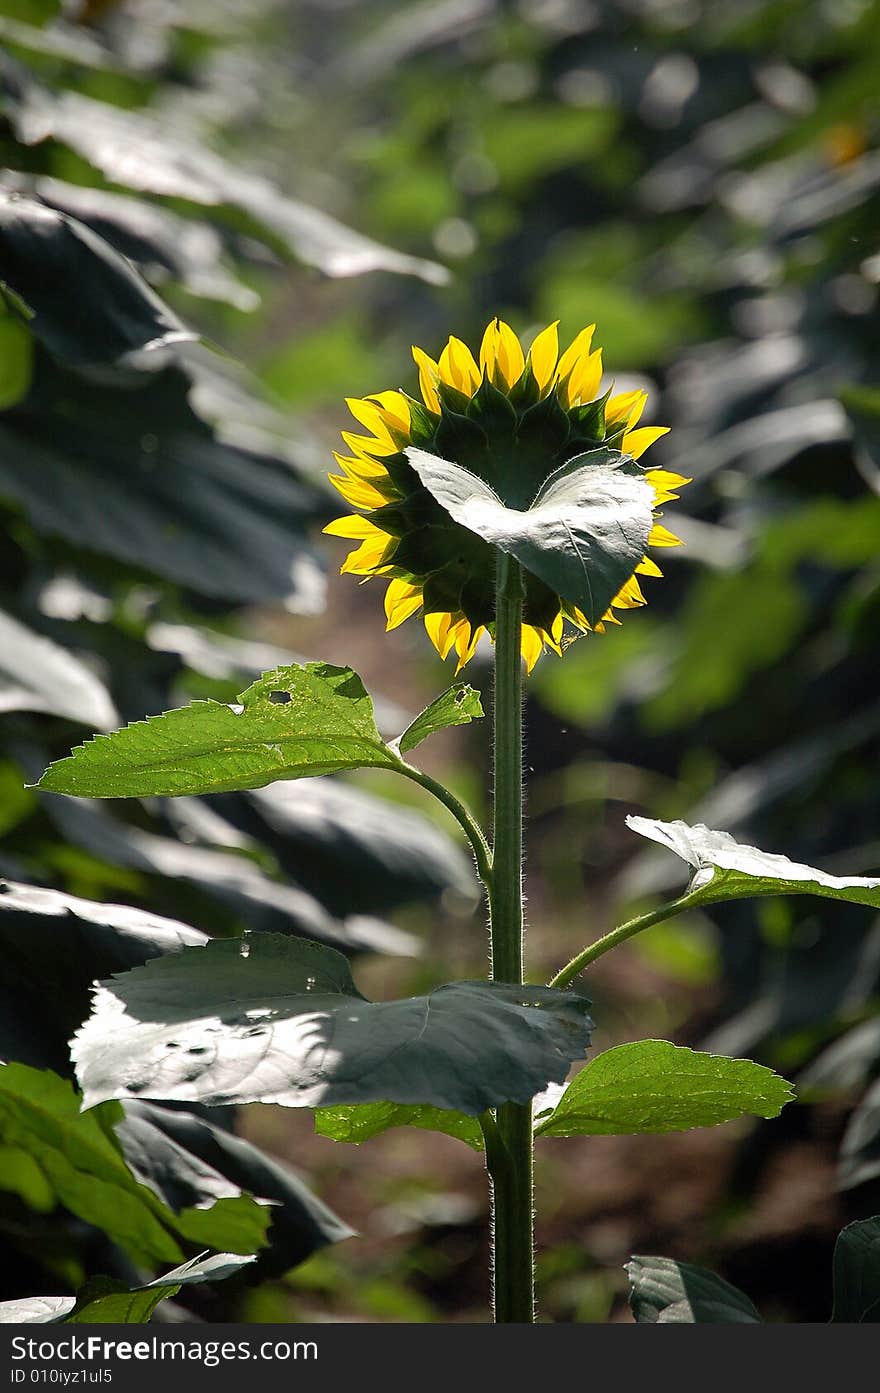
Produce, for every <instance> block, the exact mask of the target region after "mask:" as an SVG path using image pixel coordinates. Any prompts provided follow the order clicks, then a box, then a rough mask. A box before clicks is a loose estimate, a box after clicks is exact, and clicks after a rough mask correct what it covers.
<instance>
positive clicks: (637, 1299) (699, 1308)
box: [626, 1257, 761, 1325]
mask: <svg viewBox="0 0 880 1393" xmlns="http://www.w3.org/2000/svg"><path fill="white" fill-rule="evenodd" d="M626 1270H627V1274H628V1276H629V1279H630V1282H631V1284H632V1292H631V1294H630V1305H631V1307H632V1311H633V1315H634V1316H635V1318H636V1321H637V1322H638V1323H639V1325H654V1324H660V1325H754V1324H757V1323H760V1320H761V1317H760V1316H759V1315H758V1312H757V1311H756V1310H755V1308H754V1306H753V1305H752V1303H751V1301H750V1300H749V1298H748V1297H747V1296H746V1295H745V1294H744V1293H743V1292H741V1291H739V1290H738V1289H737V1288H736V1287H734V1286H731V1284H730V1282H725V1281H724V1279H723V1277H718V1276H717V1275H716V1274H715V1273H714V1272H709V1271H707V1270H706V1268H704V1267H694V1266H693V1265H692V1264H691V1263H689V1262H675V1261H674V1259H673V1258H655V1257H634V1258H630V1260H629V1262H628V1263H627V1264H626Z"/></svg>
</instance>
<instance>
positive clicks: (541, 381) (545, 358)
mask: <svg viewBox="0 0 880 1393" xmlns="http://www.w3.org/2000/svg"><path fill="white" fill-rule="evenodd" d="M558 330H559V320H558V319H557V320H556V322H555V323H554V324H550V325H548V326H547V328H546V329H542V330H541V332H540V334H538V336H537V338H536V339H535V340H534V342H533V343H532V346H531V348H530V349H529V364H530V366H531V369H532V376H533V377H534V379H535V381H536V383H537V384H538V390H539V391H540V392H543V391H544V388H545V387H546V386H547V385H548V384H549V382H550V379H551V378H552V376H553V374H554V372H555V371H556V359H557V357H558V355H559V332H558Z"/></svg>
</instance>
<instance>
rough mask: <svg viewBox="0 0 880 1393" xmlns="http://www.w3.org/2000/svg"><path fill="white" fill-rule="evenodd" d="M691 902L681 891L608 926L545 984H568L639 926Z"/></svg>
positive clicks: (669, 915) (659, 919) (650, 924)
mask: <svg viewBox="0 0 880 1393" xmlns="http://www.w3.org/2000/svg"><path fill="white" fill-rule="evenodd" d="M694 904H695V897H694V896H693V895H689V894H684V895H681V896H679V898H678V899H677V900H670V901H669V902H668V903H667V904H662V905H660V906H659V907H658V908H657V909H652V910H650V911H649V912H648V913H647V914H640V915H638V916H637V917H636V918H635V919H629V920H627V922H626V923H625V924H621V925H620V926H619V928H616V929H612V930H611V932H610V933H607V934H605V936H604V937H603V938H597V939H596V942H595V943H591V944H590V946H589V948H585V949H584V951H583V952H582V953H578V955H577V957H576V958H572V960H571V962H570V963H566V965H565V967H563V968H562V970H561V971H560V972H557V974H556V976H555V977H553V978H551V980H550V981H549V982H548V983H547V985H548V987H570V986H571V984H572V982H573V981H574V979H575V978H576V977H577V976H579V975H580V973H581V972H583V970H584V968H585V967H589V966H590V963H594V962H595V961H596V959H597V958H601V957H602V955H603V953H607V952H609V951H610V949H612V948H616V947H617V945H618V943H625V942H626V940H627V939H628V938H633V937H634V936H635V935H636V934H639V933H641V932H642V930H643V929H650V928H652V927H653V925H654V924H662V922H663V920H664V919H671V918H672V916H673V914H680V913H681V911H682V910H683V909H691V908H693V906H694Z"/></svg>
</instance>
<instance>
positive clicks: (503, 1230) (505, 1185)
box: [487, 552, 535, 1323]
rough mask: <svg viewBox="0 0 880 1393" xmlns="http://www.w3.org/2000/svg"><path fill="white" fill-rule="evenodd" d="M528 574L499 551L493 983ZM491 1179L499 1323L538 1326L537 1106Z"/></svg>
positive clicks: (511, 904)
mask: <svg viewBox="0 0 880 1393" xmlns="http://www.w3.org/2000/svg"><path fill="white" fill-rule="evenodd" d="M522 596H523V587H522V575H521V573H520V569H519V565H518V563H517V562H516V561H514V560H513V559H512V558H511V557H509V556H506V555H505V554H504V553H503V552H499V556H498V576H497V583H496V592H495V709H494V720H495V767H494V775H495V789H494V849H493V860H492V877H491V882H490V890H489V905H490V911H491V934H492V978H493V980H494V981H496V982H514V983H516V984H517V985H519V984H521V983H522V980H523V897H522V850H523V803H522V660H521V657H520V642H521V629H522ZM496 1124H497V1132H498V1141H499V1142H500V1149H499V1148H496V1158H495V1159H494V1160H493V1156H492V1155H491V1154H488V1153H487V1161H488V1165H489V1172H490V1175H491V1177H492V1200H493V1220H494V1223H493V1244H494V1247H493V1272H494V1305H495V1319H496V1321H499V1322H504V1323H510V1322H520V1323H532V1322H533V1321H534V1319H535V1297H534V1221H533V1193H532V1192H533V1154H534V1143H533V1139H532V1107H531V1103H527V1104H525V1105H519V1104H516V1103H506V1104H505V1105H504V1106H503V1107H500V1108H498V1110H497V1113H496Z"/></svg>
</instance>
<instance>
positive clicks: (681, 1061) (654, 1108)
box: [535, 1040, 793, 1137]
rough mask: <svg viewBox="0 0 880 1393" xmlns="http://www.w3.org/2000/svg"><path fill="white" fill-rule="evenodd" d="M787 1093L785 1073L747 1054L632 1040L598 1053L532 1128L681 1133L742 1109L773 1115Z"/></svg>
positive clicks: (570, 1132)
mask: <svg viewBox="0 0 880 1393" xmlns="http://www.w3.org/2000/svg"><path fill="white" fill-rule="evenodd" d="M792 1097H793V1094H792V1090H791V1085H790V1084H788V1083H787V1082H786V1080H785V1079H782V1078H780V1077H779V1075H778V1074H774V1073H773V1070H772V1069H765V1068H764V1066H763V1065H761V1064H754V1063H753V1062H752V1060H750V1059H728V1058H727V1057H726V1056H725V1055H713V1054H699V1053H697V1052H696V1051H695V1050H689V1049H686V1048H684V1047H683V1046H681V1045H673V1044H671V1043H670V1042H669V1041H668V1040H639V1041H637V1042H636V1043H634V1044H630V1045H618V1046H616V1048H615V1049H611V1050H606V1051H605V1052H604V1053H603V1054H600V1055H597V1056H596V1058H595V1059H594V1060H593V1061H592V1062H591V1063H590V1064H588V1065H587V1067H586V1068H585V1069H582V1070H581V1072H580V1073H579V1074H578V1075H577V1077H576V1078H574V1079H573V1080H572V1082H571V1083H570V1084H569V1085H568V1088H567V1089H566V1090H565V1092H564V1093H563V1095H562V1097H561V1098H560V1100H559V1103H558V1104H557V1106H556V1108H555V1109H554V1111H553V1112H552V1113H551V1114H550V1116H549V1117H548V1118H546V1119H545V1120H543V1121H541V1122H539V1124H538V1126H537V1128H536V1132H535V1134H536V1136H545V1137H577V1136H607V1135H618V1134H619V1135H637V1134H640V1133H643V1132H684V1131H687V1130H688V1129H689V1128H691V1127H714V1126H715V1125H716V1124H717V1123H719V1122H730V1121H731V1120H732V1119H733V1118H735V1117H742V1116H743V1114H744V1113H753V1114H754V1115H755V1116H757V1117H778V1115H779V1113H780V1112H781V1111H782V1109H783V1108H784V1106H785V1104H786V1103H788V1102H790V1101H791V1099H792Z"/></svg>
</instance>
